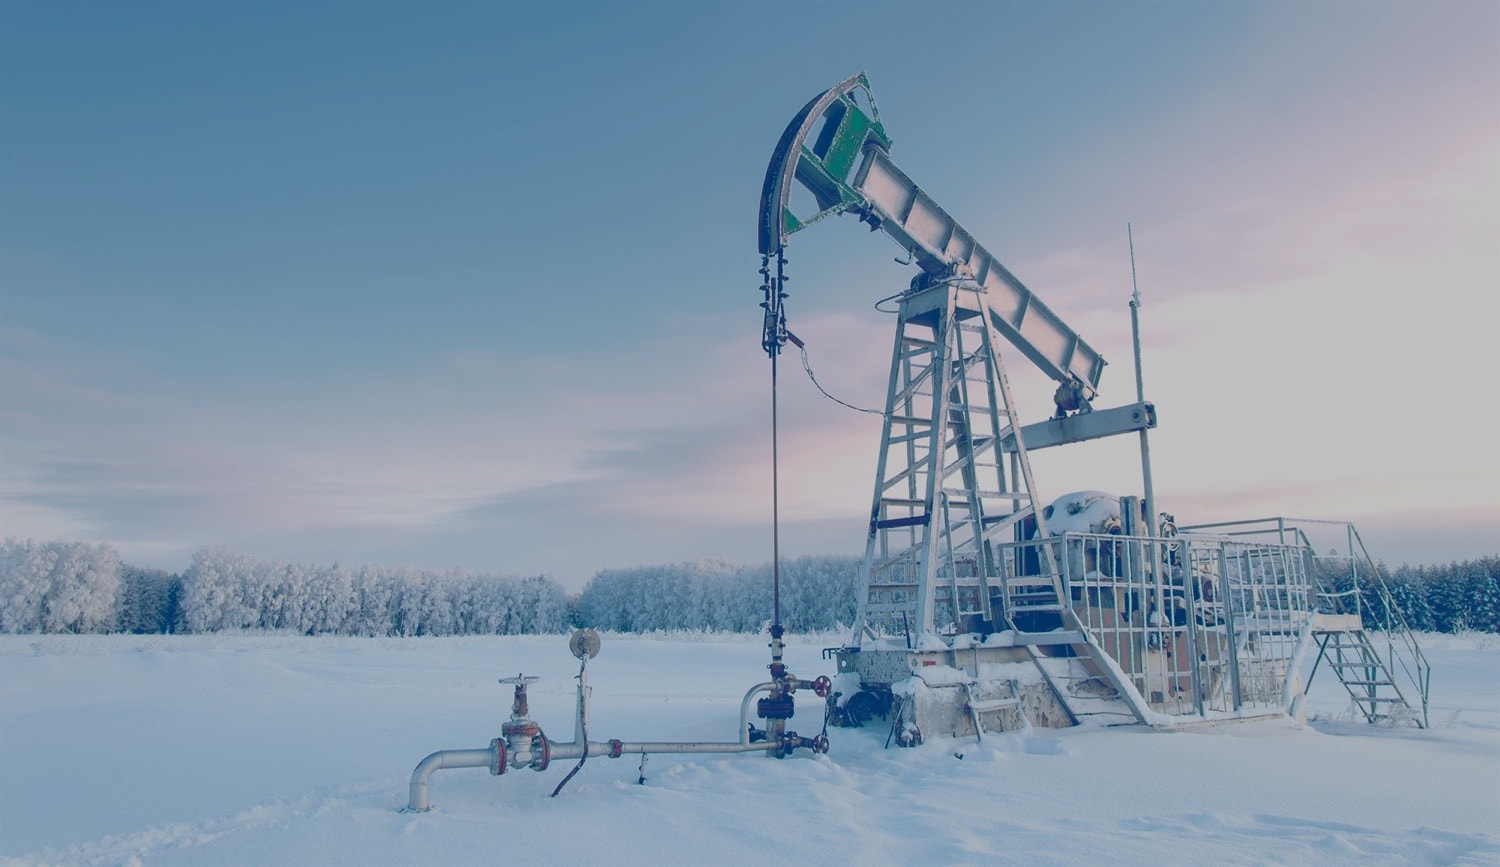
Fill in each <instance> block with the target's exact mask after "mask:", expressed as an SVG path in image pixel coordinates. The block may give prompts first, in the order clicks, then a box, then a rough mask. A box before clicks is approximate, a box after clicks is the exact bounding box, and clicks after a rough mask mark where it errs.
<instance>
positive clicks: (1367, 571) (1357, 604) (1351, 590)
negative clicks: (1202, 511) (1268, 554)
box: [1184, 517, 1432, 727]
mask: <svg viewBox="0 0 1500 867" xmlns="http://www.w3.org/2000/svg"><path fill="white" fill-rule="evenodd" d="M1184 529H1187V530H1191V531H1198V530H1212V531H1213V532H1215V533H1219V534H1224V535H1227V536H1230V537H1233V538H1262V539H1270V538H1274V539H1276V540H1277V541H1278V542H1279V543H1282V544H1287V545H1296V546H1299V547H1301V548H1302V550H1303V557H1304V559H1305V560H1306V561H1307V564H1308V571H1309V573H1310V574H1311V575H1312V576H1313V578H1314V582H1315V585H1316V587H1317V597H1316V599H1317V603H1318V605H1317V610H1318V611H1319V612H1322V613H1326V614H1357V615H1359V617H1360V621H1361V623H1362V624H1363V627H1364V629H1365V630H1366V632H1367V633H1368V632H1372V631H1373V632H1375V633H1377V634H1378V635H1379V636H1383V642H1384V645H1385V646H1384V648H1382V649H1383V650H1384V654H1383V655H1384V657H1385V660H1384V662H1385V665H1386V669H1387V671H1389V672H1390V674H1391V676H1392V677H1393V678H1396V679H1397V680H1398V681H1399V683H1398V685H1397V686H1398V689H1399V691H1400V692H1401V694H1402V696H1403V697H1406V696H1411V695H1413V694H1415V695H1416V696H1417V697H1418V699H1419V701H1420V705H1421V706H1420V708H1413V710H1416V711H1418V712H1420V714H1421V717H1422V725H1423V726H1424V727H1425V726H1426V725H1427V724H1428V720H1427V706H1428V697H1429V692H1430V690H1431V686H1432V666H1431V664H1430V663H1428V661H1427V656H1426V654H1424V653H1423V652H1422V647H1421V644H1420V643H1419V642H1418V641H1417V636H1416V633H1415V632H1413V631H1412V629H1411V626H1410V625H1409V624H1408V622H1407V620H1406V615H1405V614H1404V613H1403V612H1402V610H1401V606H1400V605H1399V604H1397V602H1396V599H1395V597H1394V596H1393V595H1392V593H1391V588H1390V585H1388V584H1387V583H1386V581H1385V577H1384V576H1383V575H1382V574H1381V570H1380V569H1379V567H1377V566H1376V565H1375V561H1374V560H1373V559H1372V558H1371V557H1370V552H1369V551H1368V550H1367V549H1366V548H1365V542H1364V539H1362V538H1361V537H1360V535H1359V530H1357V529H1355V527H1354V525H1353V524H1352V523H1350V522H1348V521H1329V520H1318V519H1315V518H1285V517H1276V518H1258V519H1255V520H1249V521H1229V522H1223V523H1217V524H1201V525H1198V526H1195V527H1188V528H1184ZM1322 550H1326V551H1327V552H1328V553H1326V554H1319V553H1318V552H1319V551H1322ZM1402 684H1404V685H1405V686H1406V687H1410V689H1407V688H1402Z"/></svg>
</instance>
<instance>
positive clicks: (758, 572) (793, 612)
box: [576, 556, 861, 632]
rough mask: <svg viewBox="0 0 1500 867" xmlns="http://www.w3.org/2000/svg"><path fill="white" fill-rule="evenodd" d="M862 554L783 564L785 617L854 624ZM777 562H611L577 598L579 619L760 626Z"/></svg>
mask: <svg viewBox="0 0 1500 867" xmlns="http://www.w3.org/2000/svg"><path fill="white" fill-rule="evenodd" d="M860 564H861V560H860V558H858V557H830V556H821V557H820V556H810V557H798V558H796V559H793V560H787V561H785V562H783V563H782V564H781V570H780V571H781V622H782V623H783V624H784V625H785V626H786V627H787V628H788V629H791V630H792V631H795V632H816V631H820V630H826V629H834V628H837V627H841V626H850V625H852V624H853V623H854V614H855V604H856V599H857V598H858V584H859V572H860ZM772 588H773V581H772V572H771V566H770V564H761V565H756V566H741V565H739V564H736V563H730V562H727V561H723V560H701V561H697V562H690V563H680V564H677V565H673V566H640V567H636V568H630V569H606V570H604V571H602V572H599V573H598V574H596V575H595V576H594V577H593V579H592V580H590V581H589V583H588V585H587V586H585V587H584V589H583V592H582V593H581V594H579V597H578V602H577V614H576V622H577V624H578V625H580V626H592V627H594V628H596V629H607V630H612V631H615V632H651V631H654V630H676V629H708V630H714V631H717V632H758V631H760V630H761V629H763V628H764V626H765V624H766V623H767V622H768V621H769V620H771V617H772V613H773V606H774V599H773V589H772Z"/></svg>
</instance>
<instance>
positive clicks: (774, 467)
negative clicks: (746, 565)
mask: <svg viewBox="0 0 1500 867" xmlns="http://www.w3.org/2000/svg"><path fill="white" fill-rule="evenodd" d="M778 354H779V353H775V352H773V353H771V629H772V630H773V634H774V632H776V631H779V630H780V628H781V482H780V479H779V478H778V474H779V469H780V464H781V462H780V460H779V456H778V455H777V445H776V356H777V355H778ZM777 637H779V636H777Z"/></svg>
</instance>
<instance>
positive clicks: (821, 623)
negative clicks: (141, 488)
mask: <svg viewBox="0 0 1500 867" xmlns="http://www.w3.org/2000/svg"><path fill="white" fill-rule="evenodd" d="M1377 568H1378V569H1379V570H1380V572H1381V575H1382V577H1383V578H1384V580H1385V584H1386V586H1387V587H1388V588H1389V589H1390V593H1391V596H1392V598H1393V599H1394V601H1395V602H1396V604H1397V605H1398V606H1399V607H1400V609H1401V610H1402V612H1403V613H1404V616H1405V617H1406V621H1407V623H1408V624H1409V625H1410V626H1411V628H1413V629H1416V630H1420V631H1427V632H1462V631H1468V630H1473V631H1480V632H1500V556H1491V557H1481V558H1479V559H1477V560H1465V561H1462V562H1454V563H1450V564H1448V565H1446V566H1441V565H1439V566H1406V565H1402V566H1400V567H1399V568H1397V569H1395V570H1391V569H1388V568H1386V567H1385V566H1384V565H1383V564H1382V565H1381V566H1379V567H1377ZM859 572H860V560H859V558H857V557H832V556H811V557H798V558H796V559H792V560H788V561H785V562H783V563H782V564H781V569H780V573H781V595H780V606H781V620H782V623H784V624H785V625H786V626H787V627H788V628H789V629H791V630H793V631H796V632H814V631H821V630H828V629H835V628H839V627H844V626H849V625H852V624H853V622H854V617H855V604H856V599H857V598H858V589H859ZM771 578H772V575H771V566H770V564H759V565H751V566H745V565H740V564H737V563H731V562H727V561H723V560H704V561H697V562H689V563H679V564H675V565H664V566H640V567H634V568H629V569H606V570H603V571H601V572H599V573H598V574H596V575H595V576H594V577H593V578H592V579H591V580H590V581H589V583H588V584H587V585H586V586H585V587H584V589H583V591H582V593H580V594H578V595H577V596H574V597H572V598H569V597H568V595H567V594H566V592H565V591H564V590H563V588H562V585H560V584H559V583H558V582H557V581H555V580H553V579H552V578H550V577H548V576H542V575H538V576H532V577H524V578H516V577H510V576H501V575H489V574H476V573H470V572H467V571H465V570H462V569H454V570H449V571H445V572H436V571H431V570H423V569H416V568H413V567H408V566H394V567H392V566H374V565H363V566H353V567H350V566H342V565H340V564H338V563H334V564H332V565H317V564H311V563H281V562H275V561H270V560H264V559H261V558H259V557H253V556H249V555H245V554H239V553H236V552H233V551H228V550H225V549H223V548H202V549H200V550H199V551H198V552H197V553H196V554H195V555H194V556H193V560H192V564H191V565H190V566H189V567H188V569H187V571H186V572H184V573H182V574H180V575H176V574H172V573H168V572H163V571H161V570H156V569H142V568H138V567H135V566H130V565H128V564H123V563H121V562H120V556H119V554H118V553H117V552H116V551H115V550H114V549H113V548H111V547H110V546H108V545H90V544H87V543H82V542H60V541H59V542H33V541H30V540H28V541H24V542H21V541H17V540H15V539H7V540H5V542H4V543H3V544H0V632H7V633H39V632H71V633H85V632H136V633H155V632H214V631H218V630H226V629H228V630H236V629H267V630H285V631H292V632H298V633H302V634H305V635H368V636H387V635H391V636H422V635H520V634H538V633H556V632H563V631H566V630H567V629H568V627H570V626H592V627H594V628H597V629H604V630H611V631H616V632H651V631H656V630H683V629H689V630H712V631H718V632H758V631H761V630H763V629H764V627H765V624H766V622H767V621H769V620H770V619H771V615H772V607H773V600H772V580H771ZM1332 583H1333V584H1338V583H1340V579H1339V578H1337V576H1333V580H1332ZM1361 589H1362V590H1363V596H1364V599H1363V605H1364V611H1365V612H1366V620H1367V625H1369V626H1370V627H1372V628H1376V627H1378V624H1377V623H1376V622H1373V621H1374V620H1375V619H1377V617H1378V616H1377V615H1376V614H1375V612H1379V611H1380V610H1382V609H1381V606H1380V602H1379V593H1378V590H1377V585H1376V583H1375V582H1373V581H1365V582H1364V583H1363V586H1362V588H1361Z"/></svg>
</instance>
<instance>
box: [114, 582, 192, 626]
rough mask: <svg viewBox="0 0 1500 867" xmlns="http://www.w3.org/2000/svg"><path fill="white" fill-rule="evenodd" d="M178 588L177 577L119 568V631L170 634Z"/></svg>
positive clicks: (175, 610) (175, 611) (175, 616)
mask: <svg viewBox="0 0 1500 867" xmlns="http://www.w3.org/2000/svg"><path fill="white" fill-rule="evenodd" d="M181 586H182V582H181V579H180V578H178V577H177V576H176V575H173V574H171V573H169V572H165V571H163V570H161V569H142V568H140V567H138V566H129V565H126V566H121V567H120V600H121V604H120V624H119V628H120V631H122V632H134V633H156V632H171V631H172V626H173V624H174V623H175V622H176V620H177V596H178V592H179V591H180V589H181Z"/></svg>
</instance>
